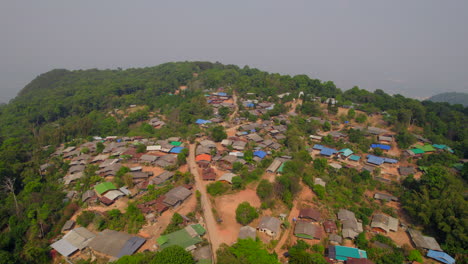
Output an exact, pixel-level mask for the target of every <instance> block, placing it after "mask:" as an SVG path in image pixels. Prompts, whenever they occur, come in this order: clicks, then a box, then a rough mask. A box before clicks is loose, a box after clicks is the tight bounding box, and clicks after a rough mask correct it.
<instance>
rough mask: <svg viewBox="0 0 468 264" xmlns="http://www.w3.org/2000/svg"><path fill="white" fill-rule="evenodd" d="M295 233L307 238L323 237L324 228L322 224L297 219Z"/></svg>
mask: <svg viewBox="0 0 468 264" xmlns="http://www.w3.org/2000/svg"><path fill="white" fill-rule="evenodd" d="M294 235H295V236H297V237H300V238H305V239H319V240H320V239H322V235H323V234H322V230H321V229H320V226H317V225H314V224H312V223H310V222H305V221H297V222H296V226H295V228H294Z"/></svg>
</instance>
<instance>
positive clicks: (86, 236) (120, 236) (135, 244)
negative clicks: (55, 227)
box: [50, 227, 146, 261]
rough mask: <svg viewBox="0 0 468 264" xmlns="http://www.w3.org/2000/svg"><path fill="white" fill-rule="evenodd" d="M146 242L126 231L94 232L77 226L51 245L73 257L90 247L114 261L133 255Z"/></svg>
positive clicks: (96, 252) (95, 252)
mask: <svg viewBox="0 0 468 264" xmlns="http://www.w3.org/2000/svg"><path fill="white" fill-rule="evenodd" d="M145 243H146V239H144V238H141V237H139V236H134V235H130V234H128V233H125V232H118V231H114V230H110V229H105V230H103V231H102V232H100V233H98V234H94V233H93V232H91V231H89V230H88V229H86V228H84V227H77V228H74V229H71V230H69V231H68V232H67V233H66V234H65V235H64V236H63V237H62V238H61V239H59V240H57V241H55V242H54V243H53V244H51V245H50V246H51V247H52V248H53V249H54V250H55V251H56V252H58V253H60V254H61V255H62V256H64V257H67V258H68V257H73V255H74V254H77V253H78V252H82V251H84V250H85V249H90V250H92V251H93V253H94V254H96V255H100V256H104V257H106V258H108V259H110V260H111V261H113V260H117V259H119V258H121V257H123V256H126V255H132V254H133V253H135V252H136V251H137V250H138V249H139V248H141V246H143V244H145Z"/></svg>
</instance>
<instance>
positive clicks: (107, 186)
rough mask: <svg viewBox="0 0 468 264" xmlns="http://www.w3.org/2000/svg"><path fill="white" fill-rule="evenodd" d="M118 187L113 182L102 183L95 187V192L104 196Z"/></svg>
mask: <svg viewBox="0 0 468 264" xmlns="http://www.w3.org/2000/svg"><path fill="white" fill-rule="evenodd" d="M116 189H117V187H115V185H114V184H113V183H112V182H102V183H100V184H98V185H96V186H94V190H95V191H96V192H97V193H98V194H99V195H103V194H105V193H106V192H108V191H110V190H116Z"/></svg>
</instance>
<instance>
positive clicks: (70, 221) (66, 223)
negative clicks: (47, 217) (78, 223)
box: [62, 220, 75, 232]
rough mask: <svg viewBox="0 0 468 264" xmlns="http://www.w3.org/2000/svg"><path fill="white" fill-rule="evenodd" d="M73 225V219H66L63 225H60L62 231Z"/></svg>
mask: <svg viewBox="0 0 468 264" xmlns="http://www.w3.org/2000/svg"><path fill="white" fill-rule="evenodd" d="M74 226H75V221H73V220H68V221H67V222H65V224H64V225H63V227H62V232H63V231H68V230H70V229H72V228H73V227H74Z"/></svg>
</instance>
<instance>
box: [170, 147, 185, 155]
mask: <svg viewBox="0 0 468 264" xmlns="http://www.w3.org/2000/svg"><path fill="white" fill-rule="evenodd" d="M183 149H184V147H173V148H171V151H170V152H171V153H176V154H178V153H181V152H182V150H183Z"/></svg>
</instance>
